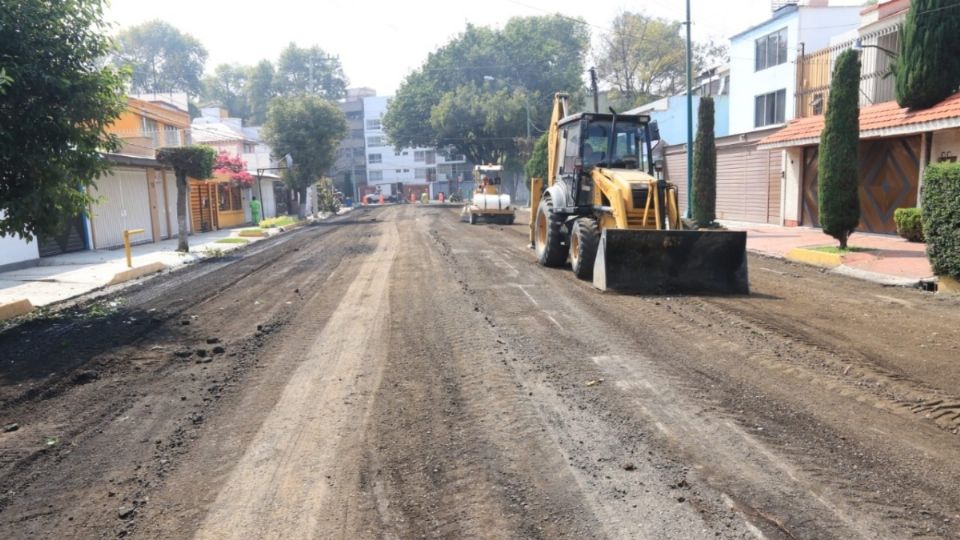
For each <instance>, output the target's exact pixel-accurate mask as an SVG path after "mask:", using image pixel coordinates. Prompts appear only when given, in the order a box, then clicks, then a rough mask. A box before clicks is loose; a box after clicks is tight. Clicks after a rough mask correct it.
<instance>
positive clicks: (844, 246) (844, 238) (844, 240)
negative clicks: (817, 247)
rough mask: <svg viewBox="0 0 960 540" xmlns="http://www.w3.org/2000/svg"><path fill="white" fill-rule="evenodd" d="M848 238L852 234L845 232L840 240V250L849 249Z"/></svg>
mask: <svg viewBox="0 0 960 540" xmlns="http://www.w3.org/2000/svg"><path fill="white" fill-rule="evenodd" d="M847 238H850V233H849V232H847V231H844V232H843V234H841V235H840V238H839V240H840V249H847Z"/></svg>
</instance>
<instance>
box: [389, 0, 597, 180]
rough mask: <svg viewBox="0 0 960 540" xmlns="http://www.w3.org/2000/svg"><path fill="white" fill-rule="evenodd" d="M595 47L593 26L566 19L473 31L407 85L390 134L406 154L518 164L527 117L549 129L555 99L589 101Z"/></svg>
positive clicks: (393, 107) (395, 105) (393, 111)
mask: <svg viewBox="0 0 960 540" xmlns="http://www.w3.org/2000/svg"><path fill="white" fill-rule="evenodd" d="M588 44H589V33H588V32H587V29H586V27H585V24H584V23H582V22H579V21H577V20H572V19H569V18H567V17H563V16H560V15H553V16H546V17H516V18H513V19H510V20H509V21H508V22H507V24H506V25H505V26H504V27H503V29H502V30H495V29H491V28H484V27H477V26H473V25H467V27H466V29H465V30H464V32H462V33H461V34H460V35H458V36H457V37H456V38H454V39H453V40H451V41H450V42H449V43H447V44H446V45H444V46H443V47H441V48H440V49H438V50H436V51H434V52H432V53H430V55H429V56H428V58H427V61H426V62H425V63H424V65H423V66H421V67H420V68H419V69H417V70H416V71H414V72H413V73H411V74H410V75H409V76H407V78H406V79H405V80H404V82H403V83H402V84H401V86H400V89H399V90H398V91H397V95H396V96H395V97H394V99H393V101H392V102H391V104H390V108H389V110H388V111H387V114H386V115H385V117H384V126H385V129H386V130H387V134H388V135H389V136H390V140H391V141H393V142H394V144H395V145H396V146H398V147H402V146H427V147H430V146H434V147H452V148H453V149H455V150H456V151H457V153H460V154H463V155H465V156H467V157H468V158H469V159H470V160H471V161H473V162H474V163H481V162H485V163H493V162H497V161H500V160H504V161H508V162H509V161H515V160H516V158H517V156H518V154H519V151H518V146H519V145H518V144H517V143H518V139H520V138H523V137H525V136H526V128H527V126H526V110H525V109H527V108H529V111H530V119H531V123H532V124H533V126H540V127H541V128H545V127H546V124H547V121H548V119H549V117H550V109H551V106H552V100H553V94H554V93H555V92H568V93H570V94H572V95H573V96H574V98H575V99H574V101H580V100H582V97H583V80H582V74H583V72H584V70H585V68H584V58H585V55H586V49H587V46H588ZM425 119H429V120H430V121H429V122H425V121H424V120H425Z"/></svg>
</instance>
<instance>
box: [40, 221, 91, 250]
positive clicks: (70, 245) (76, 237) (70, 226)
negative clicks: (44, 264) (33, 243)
mask: <svg viewBox="0 0 960 540" xmlns="http://www.w3.org/2000/svg"><path fill="white" fill-rule="evenodd" d="M37 248H38V249H39V250H40V256H41V257H50V256H51V255H60V254H61V253H71V252H74V251H83V250H85V249H87V241H86V234H85V233H84V228H83V216H73V217H71V218H69V219H67V220H66V222H65V223H63V225H61V227H60V231H59V232H57V234H54V235H52V236H51V235H44V234H41V235H38V236H37Z"/></svg>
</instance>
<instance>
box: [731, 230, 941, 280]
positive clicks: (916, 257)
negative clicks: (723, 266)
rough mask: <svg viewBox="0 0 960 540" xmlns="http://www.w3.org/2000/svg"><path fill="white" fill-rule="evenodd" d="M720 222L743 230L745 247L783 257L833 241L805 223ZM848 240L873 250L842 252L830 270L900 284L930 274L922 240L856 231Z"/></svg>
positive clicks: (931, 277) (927, 276) (924, 277)
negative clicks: (839, 261)
mask: <svg viewBox="0 0 960 540" xmlns="http://www.w3.org/2000/svg"><path fill="white" fill-rule="evenodd" d="M723 225H724V226H725V227H727V228H728V229H731V230H740V231H747V249H748V250H750V251H753V252H756V253H761V254H763V255H769V256H772V257H779V258H786V255H787V253H788V252H789V251H790V250H791V249H793V248H800V247H815V246H836V245H837V241H836V239H834V238H833V237H831V236H829V235H826V234H824V233H823V231H821V230H820V229H812V228H809V227H778V226H776V225H757V224H752V223H736V222H723ZM849 244H850V245H851V246H856V247H863V248H869V249H871V250H875V251H869V252H859V253H850V254H848V255H844V256H843V264H842V265H841V266H839V267H837V268H834V269H833V271H834V272H837V273H841V274H846V275H852V276H854V277H860V278H863V279H868V280H870V281H875V282H879V283H885V284H890V285H904V286H916V285H917V284H918V283H919V282H920V281H921V280H932V279H933V277H934V274H933V270H932V269H931V268H930V262H929V261H928V260H927V254H926V244H922V243H916V242H908V241H906V240H904V239H903V238H900V237H899V236H893V235H886V234H869V233H860V232H857V233H854V234H853V236H851V237H850V240H849Z"/></svg>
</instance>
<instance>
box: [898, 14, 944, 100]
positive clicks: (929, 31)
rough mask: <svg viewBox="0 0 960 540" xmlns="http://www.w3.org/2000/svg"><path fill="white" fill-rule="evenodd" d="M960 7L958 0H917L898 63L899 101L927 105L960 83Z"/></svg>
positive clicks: (905, 30) (908, 15)
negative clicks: (959, 52) (959, 6)
mask: <svg viewBox="0 0 960 540" xmlns="http://www.w3.org/2000/svg"><path fill="white" fill-rule="evenodd" d="M958 51H960V8H957V1H956V0H913V2H911V4H910V11H909V12H908V13H907V20H906V23H905V24H904V26H903V29H902V39H901V40H900V54H899V56H898V57H897V62H896V64H894V69H893V72H894V75H896V78H897V87H896V90H897V103H899V104H900V106H901V107H909V108H911V109H926V108H927V107H932V106H934V105H936V104H937V103H939V102H941V101H943V100H944V99H946V98H947V97H949V96H950V95H951V94H953V93H954V92H956V91H957V88H958V87H960V54H958Z"/></svg>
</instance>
